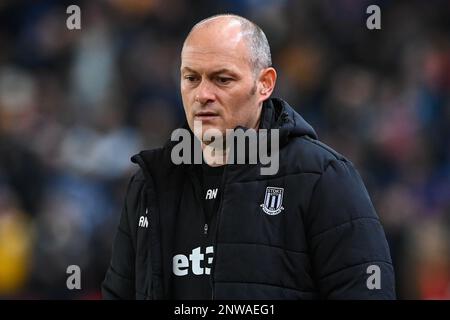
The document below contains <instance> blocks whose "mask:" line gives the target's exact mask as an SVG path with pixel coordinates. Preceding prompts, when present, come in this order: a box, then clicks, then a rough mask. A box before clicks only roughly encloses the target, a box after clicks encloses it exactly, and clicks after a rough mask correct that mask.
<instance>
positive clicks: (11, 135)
mask: <svg viewBox="0 0 450 320" xmlns="http://www.w3.org/2000/svg"><path fill="white" fill-rule="evenodd" d="M71 4H78V5H79V7H80V8H81V30H68V29H67V27H66V20H67V18H68V16H69V15H68V14H67V13H66V8H67V7H68V6H69V5H71ZM370 4H378V5H379V6H380V8H381V27H382V28H381V30H368V29H367V28H366V19H367V17H368V14H367V13H366V8H367V6H369V5H370ZM222 12H232V13H237V14H240V15H243V16H245V17H247V18H250V19H252V20H253V21H255V22H256V23H258V24H259V25H260V26H261V27H262V28H263V30H264V31H265V32H266V35H267V37H268V39H269V42H270V44H271V48H272V56H273V63H274V66H275V68H276V69H277V70H278V73H279V79H278V83H277V89H276V92H275V93H274V96H279V97H282V98H283V99H285V100H286V101H288V102H289V103H290V104H291V105H292V106H293V107H295V108H296V110H297V111H298V112H299V113H300V114H301V115H302V116H303V117H304V118H305V119H306V120H307V121H308V122H310V123H311V124H312V125H313V126H314V127H315V129H316V131H317V132H318V135H319V138H320V139H321V140H322V141H324V142H325V143H327V144H329V145H330V146H332V147H333V148H335V149H336V150H338V151H339V152H340V153H342V154H344V155H345V156H346V157H347V158H349V159H350V160H351V161H352V162H354V163H355V165H356V166H357V168H358V170H359V172H360V174H361V176H362V178H363V180H364V181H365V183H366V186H367V188H368V190H369V193H370V195H371V197H372V200H373V202H374V205H375V208H376V209H377V212H378V214H379V216H380V218H381V219H382V222H383V225H384V227H385V231H386V234H387V237H388V241H389V244H390V247H391V254H392V257H393V261H394V265H395V270H396V277H397V294H398V297H399V298H402V299H450V3H449V2H448V1H439V0H430V1H419V0H416V1H388V0H386V1H366V0H319V1H317V0H316V1H312V0H311V1H306V0H292V1H289V0H279V1H269V0H228V1H227V0H219V1H206V0H200V1H194V0H148V1H141V0H97V1H87V0H86V1H56V0H54V1H50V0H48V1H18V0H2V1H1V3H0V48H1V49H0V297H6V298H29V299H40V298H50V299H53V298H56V299H97V298H100V283H101V281H102V280H103V277H104V274H105V271H106V268H107V266H108V263H109V259H110V253H111V244H112V239H113V236H114V233H115V230H116V225H117V222H118V218H119V214H120V210H121V207H122V201H123V197H124V192H125V187H126V184H127V181H128V179H129V177H130V175H131V174H132V173H133V172H134V171H135V170H136V167H135V166H133V165H132V164H131V162H130V161H129V158H130V157H131V156H132V155H133V154H134V153H137V152H138V151H140V150H142V149H147V148H153V147H157V146H160V145H162V144H163V143H164V142H165V141H166V140H167V139H168V138H169V136H170V133H171V131H172V130H173V129H174V128H176V127H177V126H179V125H181V124H182V123H183V120H184V113H183V107H182V103H181V97H180V94H179V73H178V69H179V62H180V58H179V53H180V49H181V46H182V43H183V40H184V38H185V36H186V35H187V32H188V31H189V29H190V27H192V25H193V24H194V23H196V22H197V21H199V20H200V19H202V18H205V17H207V16H210V15H212V14H215V13H222ZM69 265H78V266H80V268H81V279H82V280H81V286H82V289H81V290H72V291H71V290H68V289H67V287H66V279H67V276H68V274H67V273H66V269H67V267H68V266H69Z"/></svg>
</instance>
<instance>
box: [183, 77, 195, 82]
mask: <svg viewBox="0 0 450 320" xmlns="http://www.w3.org/2000/svg"><path fill="white" fill-rule="evenodd" d="M184 79H185V80H187V81H189V82H194V81H195V80H196V78H195V76H184Z"/></svg>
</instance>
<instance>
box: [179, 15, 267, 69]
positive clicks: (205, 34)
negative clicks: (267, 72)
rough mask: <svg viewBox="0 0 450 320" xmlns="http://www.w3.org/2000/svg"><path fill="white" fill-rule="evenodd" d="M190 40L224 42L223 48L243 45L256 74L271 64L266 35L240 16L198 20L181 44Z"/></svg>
mask: <svg viewBox="0 0 450 320" xmlns="http://www.w3.org/2000/svg"><path fill="white" fill-rule="evenodd" d="M192 41H210V42H211V43H214V42H219V43H223V44H224V50H226V49H228V50H233V49H234V48H236V47H238V46H245V47H246V51H247V52H248V57H246V58H247V59H248V61H249V63H250V66H251V68H252V70H253V72H254V74H257V73H258V72H259V71H261V70H262V69H264V68H268V67H270V66H271V65H272V59H271V54H270V47H269V43H268V41H267V38H266V35H265V34H264V32H263V31H262V30H261V28H260V27H258V26H257V25H256V24H255V23H253V22H251V21H250V20H247V19H245V18H243V17H241V16H238V15H233V14H220V15H215V16H212V17H209V18H206V19H204V20H202V21H200V22H198V23H197V24H196V25H194V27H193V28H192V29H191V31H190V32H189V34H188V36H187V37H186V40H185V42H184V45H183V49H184V47H185V46H186V44H188V43H190V42H192Z"/></svg>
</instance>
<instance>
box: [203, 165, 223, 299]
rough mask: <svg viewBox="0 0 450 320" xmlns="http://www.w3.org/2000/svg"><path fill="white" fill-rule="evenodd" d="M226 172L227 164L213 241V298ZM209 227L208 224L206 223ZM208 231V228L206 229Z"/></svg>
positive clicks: (211, 276) (212, 296)
mask: <svg viewBox="0 0 450 320" xmlns="http://www.w3.org/2000/svg"><path fill="white" fill-rule="evenodd" d="M226 172H227V165H225V167H224V169H223V175H222V184H221V186H220V190H221V192H222V195H221V197H220V203H219V208H218V209H217V221H216V235H215V237H214V242H213V254H214V256H213V261H212V266H211V274H210V278H209V280H210V284H211V300H214V270H215V268H216V260H217V238H218V234H219V226H220V216H221V214H220V213H221V211H222V203H223V198H224V196H225V181H226ZM206 228H207V225H206ZM206 231H207V229H206Z"/></svg>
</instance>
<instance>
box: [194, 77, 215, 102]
mask: <svg viewBox="0 0 450 320" xmlns="http://www.w3.org/2000/svg"><path fill="white" fill-rule="evenodd" d="M214 100H215V94H214V88H213V86H212V84H211V83H210V82H209V81H207V80H202V81H201V82H200V84H199V85H198V87H197V92H196V95H195V101H197V102H198V103H200V104H202V105H205V104H207V103H209V102H213V101H214Z"/></svg>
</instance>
